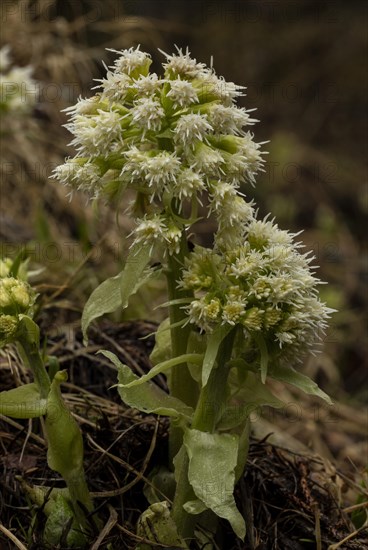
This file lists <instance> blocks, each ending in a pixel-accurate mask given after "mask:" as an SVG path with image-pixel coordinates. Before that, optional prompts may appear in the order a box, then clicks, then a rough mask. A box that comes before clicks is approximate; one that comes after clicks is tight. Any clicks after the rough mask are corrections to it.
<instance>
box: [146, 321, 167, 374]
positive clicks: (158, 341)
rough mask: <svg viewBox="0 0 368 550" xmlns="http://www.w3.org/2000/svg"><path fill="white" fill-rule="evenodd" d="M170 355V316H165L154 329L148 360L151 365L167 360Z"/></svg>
mask: <svg viewBox="0 0 368 550" xmlns="http://www.w3.org/2000/svg"><path fill="white" fill-rule="evenodd" d="M170 357H172V350H171V332H170V318H169V317H167V318H166V319H165V320H164V321H162V323H161V324H160V326H159V327H158V329H157V331H156V335H155V347H154V348H153V350H152V352H151V355H150V360H151V363H152V365H157V364H158V363H162V362H163V361H167V359H170Z"/></svg>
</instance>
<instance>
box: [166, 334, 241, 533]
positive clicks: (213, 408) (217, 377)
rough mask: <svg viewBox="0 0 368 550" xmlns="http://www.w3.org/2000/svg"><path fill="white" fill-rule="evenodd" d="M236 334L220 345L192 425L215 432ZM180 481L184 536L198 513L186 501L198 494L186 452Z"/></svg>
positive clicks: (178, 512) (177, 505)
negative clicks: (189, 478)
mask: <svg viewBox="0 0 368 550" xmlns="http://www.w3.org/2000/svg"><path fill="white" fill-rule="evenodd" d="M234 337H235V329H234V330H232V331H231V332H230V333H229V334H228V335H227V336H226V338H225V339H224V341H223V342H222V343H221V345H220V349H219V351H218V354H217V360H216V365H215V367H214V368H213V369H212V371H211V374H210V376H209V379H208V382H207V384H206V386H205V387H204V388H202V390H201V393H200V396H199V400H198V404H197V407H196V409H195V413H194V418H193V422H192V426H191V428H192V429H195V430H200V431H202V432H210V433H213V432H214V430H215V428H216V423H217V421H218V419H219V417H220V415H221V413H222V412H223V407H224V406H225V400H226V382H227V377H228V374H229V367H228V364H227V363H228V361H229V360H230V358H231V353H232V349H233V343H234ZM180 466H181V471H180V472H179V475H178V476H177V478H178V483H177V487H176V492H175V497H174V503H173V512H172V514H173V518H174V521H175V523H176V525H177V528H178V531H179V534H180V535H181V536H182V537H183V538H191V537H193V535H194V527H195V523H196V519H195V516H193V515H191V514H187V512H185V510H184V508H183V505H184V504H185V503H186V502H188V501H189V500H193V498H195V496H194V493H193V489H192V487H191V485H190V483H189V480H188V467H189V459H188V455H187V453H186V452H185V460H183V461H182V463H181V465H180Z"/></svg>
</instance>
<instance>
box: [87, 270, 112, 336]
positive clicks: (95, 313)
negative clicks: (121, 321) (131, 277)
mask: <svg viewBox="0 0 368 550" xmlns="http://www.w3.org/2000/svg"><path fill="white" fill-rule="evenodd" d="M120 278H121V273H119V275H115V277H110V278H109V279H106V281H104V282H103V283H101V284H100V285H99V286H98V287H97V288H95V290H94V291H93V292H92V294H91V296H90V297H89V298H88V300H87V303H86V305H85V306H84V309H83V314H82V322H81V324H82V332H83V339H84V340H85V341H86V340H87V329H88V327H89V325H90V324H91V322H92V321H93V320H94V319H97V317H101V315H104V314H105V313H112V312H113V311H115V310H116V309H118V307H121V295H120Z"/></svg>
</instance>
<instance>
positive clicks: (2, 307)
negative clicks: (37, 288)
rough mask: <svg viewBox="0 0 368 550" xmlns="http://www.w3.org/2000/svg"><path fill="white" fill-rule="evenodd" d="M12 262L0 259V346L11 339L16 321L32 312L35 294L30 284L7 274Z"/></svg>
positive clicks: (16, 324) (13, 335) (15, 328)
mask: <svg viewBox="0 0 368 550" xmlns="http://www.w3.org/2000/svg"><path fill="white" fill-rule="evenodd" d="M11 265H12V262H11V260H9V259H8V258H6V259H4V260H0V346H3V345H5V344H7V343H9V342H11V341H13V339H14V337H15V335H16V331H17V327H18V322H19V320H20V319H21V317H22V316H23V315H30V314H32V309H33V305H34V302H35V300H36V294H35V292H34V291H33V290H32V288H31V287H30V285H29V284H28V283H27V282H26V281H23V280H22V279H20V278H18V277H12V276H10V275H9V273H10V268H11Z"/></svg>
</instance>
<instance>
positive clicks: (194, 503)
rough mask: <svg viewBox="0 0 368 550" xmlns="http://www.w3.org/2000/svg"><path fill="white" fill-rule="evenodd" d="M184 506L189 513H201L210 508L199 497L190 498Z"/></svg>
mask: <svg viewBox="0 0 368 550" xmlns="http://www.w3.org/2000/svg"><path fill="white" fill-rule="evenodd" d="M183 508H184V510H185V511H186V512H188V514H193V515H197V514H201V513H202V512H204V511H205V510H208V508H207V506H206V505H205V503H204V502H202V501H201V500H199V498H197V499H196V500H188V502H186V503H185V504H184V505H183Z"/></svg>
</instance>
